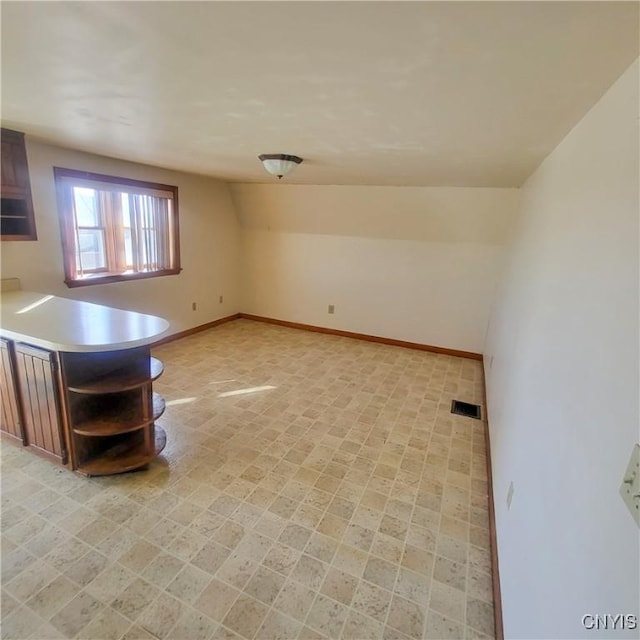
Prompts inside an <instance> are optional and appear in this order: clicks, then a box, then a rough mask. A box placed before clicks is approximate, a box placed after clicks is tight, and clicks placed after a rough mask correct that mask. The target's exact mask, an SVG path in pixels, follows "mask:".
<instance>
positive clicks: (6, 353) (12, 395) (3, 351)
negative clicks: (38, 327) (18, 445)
mask: <svg viewBox="0 0 640 640" xmlns="http://www.w3.org/2000/svg"><path fill="white" fill-rule="evenodd" d="M12 349H13V344H12V343H11V342H9V341H8V340H4V339H0V396H1V398H2V401H1V404H2V415H1V417H0V419H1V422H0V430H1V431H3V432H4V433H6V434H7V435H9V436H11V437H12V438H15V439H17V440H20V442H22V443H24V436H23V434H22V418H21V416H20V404H19V403H18V398H17V389H16V377H15V374H14V362H15V359H14V357H13V354H12Z"/></svg>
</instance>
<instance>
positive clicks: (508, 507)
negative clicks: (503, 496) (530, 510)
mask: <svg viewBox="0 0 640 640" xmlns="http://www.w3.org/2000/svg"><path fill="white" fill-rule="evenodd" d="M513 491H514V488H513V480H512V481H511V482H510V483H509V490H508V491H507V509H511V501H512V500H513Z"/></svg>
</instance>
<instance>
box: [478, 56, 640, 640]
mask: <svg viewBox="0 0 640 640" xmlns="http://www.w3.org/2000/svg"><path fill="white" fill-rule="evenodd" d="M638 71H639V69H638V62H636V63H635V64H634V65H633V66H632V67H631V68H630V69H629V70H628V71H627V72H626V73H625V74H624V75H623V76H622V77H621V78H620V79H619V80H618V82H617V83H616V84H615V85H614V86H613V87H612V88H611V89H610V90H609V91H608V93H606V94H605V96H604V97H603V98H602V99H601V100H600V101H599V102H598V103H597V104H596V105H595V106H594V107H593V109H592V110H591V111H590V112H589V113H588V114H587V115H586V116H585V117H584V119H583V120H582V121H581V122H580V123H579V124H578V125H577V126H576V127H575V128H574V130H573V131H572V132H571V133H570V134H569V135H568V136H567V137H566V139H565V140H564V141H563V142H562V143H561V144H560V145H559V146H558V147H557V148H556V149H555V151H554V152H553V153H552V154H551V155H550V156H549V157H548V158H547V159H546V160H545V162H544V163H543V164H542V165H541V166H540V168H539V169H538V170H537V171H536V172H535V174H533V175H532V176H531V178H530V179H529V180H528V181H527V183H526V184H525V186H524V188H523V194H522V198H523V202H522V211H521V215H520V217H519V219H518V222H517V224H516V229H515V234H514V241H513V243H512V245H511V247H510V257H509V259H508V264H507V268H506V277H505V279H504V282H503V284H502V286H501V288H500V293H499V295H498V297H497V301H496V304H495V306H494V309H493V312H492V315H491V323H490V329H489V332H488V337H487V342H486V349H485V369H486V382H487V399H488V408H489V420H490V433H491V448H492V452H491V453H492V459H493V474H494V479H493V482H494V492H495V505H496V522H497V537H498V548H499V560H500V577H501V580H502V597H503V613H504V625H505V637H508V638H585V637H599V636H600V635H607V634H599V633H596V632H594V631H586V630H585V629H584V628H583V627H582V625H581V617H582V616H583V614H586V613H635V614H638V603H639V601H640V593H639V585H640V564H639V561H640V557H639V546H640V537H639V532H638V528H637V527H636V525H635V523H634V521H633V519H632V518H631V515H630V514H629V513H628V512H627V511H626V507H625V506H624V504H623V502H622V499H621V498H620V496H619V495H618V488H619V486H620V483H621V480H622V477H623V473H624V470H625V468H626V465H627V461H628V458H629V455H630V454H631V450H632V447H633V444H634V442H638V441H639V440H640V435H639V425H640V422H639V419H640V416H639V413H638V394H639V391H638V389H639V387H638V383H639V380H638V364H639V358H638V348H639V344H638V331H639V326H640V325H639V318H638V291H639V281H638V268H639V261H638V253H639V242H638V232H639V224H638V214H639V202H638V189H639V183H638V172H639V166H638V133H639V132H638ZM492 361H493V365H492V366H491V362H492ZM511 480H513V482H514V487H515V492H514V496H513V502H512V505H511V509H510V510H508V509H507V506H506V495H507V490H508V485H509V482H510V481H511ZM624 635H625V634H624V633H620V632H616V633H613V634H612V633H611V632H609V634H608V637H612V636H615V637H622V636H624ZM628 635H629V636H630V637H636V638H637V637H638V631H637V630H636V631H634V632H630V633H629V634H628Z"/></svg>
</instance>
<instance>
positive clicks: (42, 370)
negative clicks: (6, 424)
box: [16, 342, 67, 464]
mask: <svg viewBox="0 0 640 640" xmlns="http://www.w3.org/2000/svg"><path fill="white" fill-rule="evenodd" d="M16 362H17V369H18V387H19V392H20V397H21V399H22V410H23V415H24V437H25V444H27V445H28V446H30V447H33V448H34V449H37V450H39V451H40V452H44V453H46V454H47V455H48V456H49V457H53V458H55V459H57V460H58V461H59V462H61V463H62V464H66V461H67V452H66V449H65V446H64V438H63V436H62V424H61V420H60V411H59V398H58V385H57V381H56V375H55V372H56V367H57V361H56V356H55V354H54V353H53V352H51V351H47V350H45V349H39V348H37V347H33V346H31V345H28V344H23V343H21V342H18V343H17V344H16Z"/></svg>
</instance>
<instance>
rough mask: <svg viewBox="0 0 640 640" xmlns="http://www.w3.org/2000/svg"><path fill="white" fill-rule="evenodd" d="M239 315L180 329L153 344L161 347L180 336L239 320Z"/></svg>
mask: <svg viewBox="0 0 640 640" xmlns="http://www.w3.org/2000/svg"><path fill="white" fill-rule="evenodd" d="M239 317H240V314H239V313H234V314H233V315H230V316H225V317H224V318H218V319H217V320H212V321H211V322H207V323H205V324H201V325H198V326H197V327H192V328H191V329H185V330H184V331H178V332H177V333H172V334H171V335H169V336H165V337H164V338H161V339H160V340H158V341H157V342H154V343H153V344H152V345H151V346H152V347H159V346H160V345H162V344H167V343H168V342H173V341H174V340H180V338H186V337H187V336H192V335H193V334H194V333H200V332H201V331H206V330H207V329H213V327H217V326H219V325H221V324H225V323H227V322H231V321H232V320H237V319H238V318H239Z"/></svg>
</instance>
